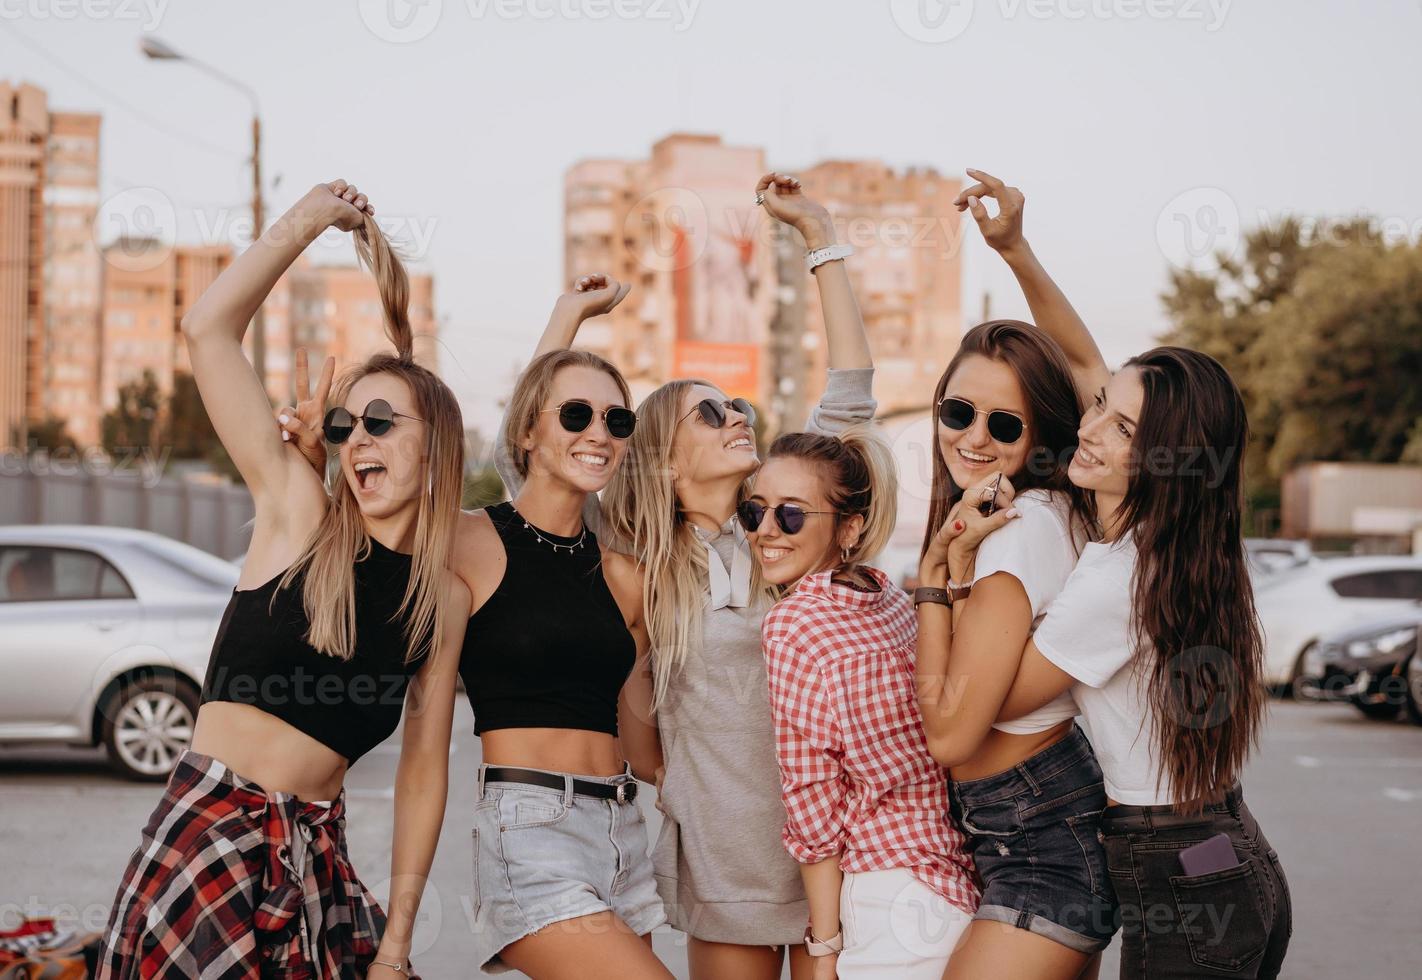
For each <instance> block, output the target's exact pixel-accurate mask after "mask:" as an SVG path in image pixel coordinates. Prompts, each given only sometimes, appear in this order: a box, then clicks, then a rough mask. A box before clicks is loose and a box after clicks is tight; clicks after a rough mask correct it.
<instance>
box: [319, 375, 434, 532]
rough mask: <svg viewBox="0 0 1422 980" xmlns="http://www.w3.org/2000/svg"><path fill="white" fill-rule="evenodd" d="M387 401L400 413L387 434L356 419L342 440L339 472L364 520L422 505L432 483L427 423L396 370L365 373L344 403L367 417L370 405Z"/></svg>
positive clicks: (388, 515) (347, 408)
mask: <svg viewBox="0 0 1422 980" xmlns="http://www.w3.org/2000/svg"><path fill="white" fill-rule="evenodd" d="M375 399H383V400H384V401H386V402H388V403H389V405H390V407H391V408H392V409H394V410H395V412H396V413H397V414H396V416H395V424H394V425H392V426H391V427H390V429H389V430H388V431H386V432H385V433H384V434H383V435H379V436H372V435H371V434H370V433H369V432H367V431H366V428H365V423H364V422H358V423H357V424H356V427H355V429H354V431H352V432H351V435H350V438H349V439H347V440H346V441H345V442H343V443H341V448H340V461H341V473H342V475H343V476H344V477H345V480H346V484H347V486H349V487H350V489H351V493H352V495H353V496H354V497H355V501H356V505H357V506H358V507H359V508H360V512H361V514H362V515H363V516H364V517H366V518H376V519H379V518H386V517H390V516H392V515H394V514H396V513H398V512H399V511H400V510H401V509H402V508H405V507H418V506H419V501H420V498H421V496H422V495H423V494H424V493H425V491H426V489H427V488H428V486H429V477H428V475H427V472H428V450H429V427H428V426H427V424H426V423H425V422H423V421H417V420H418V419H420V418H421V417H422V413H421V412H420V411H419V408H418V406H416V404H415V397H414V394H413V392H411V390H410V386H409V385H407V384H406V383H405V381H404V380H403V379H401V378H398V377H396V376H395V375H393V374H388V373H384V372H378V373H375V374H367V375H366V376H365V377H363V378H361V379H360V380H359V381H357V382H356V383H355V384H354V385H353V386H352V387H351V390H350V393H349V394H348V395H347V396H346V399H345V401H344V402H343V403H342V404H343V405H344V407H345V409H346V411H348V412H350V413H351V414H352V415H364V414H365V409H366V406H367V405H369V404H370V403H371V402H372V401H374V400H375Z"/></svg>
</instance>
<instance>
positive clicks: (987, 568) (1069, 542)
mask: <svg viewBox="0 0 1422 980" xmlns="http://www.w3.org/2000/svg"><path fill="white" fill-rule="evenodd" d="M1012 506H1014V507H1016V508H1017V510H1018V511H1019V512H1020V513H1021V516H1020V517H1018V518H1017V519H1016V520H1013V521H1009V522H1008V523H1007V524H1005V525H1003V526H1002V527H1001V528H999V529H998V530H996V531H994V532H992V533H991V534H989V535H988V536H987V537H986V538H984V539H983V543H982V544H981V545H979V546H978V554H977V560H976V563H975V564H974V566H973V584H975V585H976V584H977V583H978V582H981V581H982V580H983V579H985V578H987V577H988V576H989V575H995V574H997V573H998V572H1006V573H1007V574H1008V575H1011V576H1012V577H1013V578H1015V579H1017V581H1019V582H1021V583H1022V588H1023V590H1024V591H1026V593H1027V601H1028V602H1029V603H1031V605H1032V629H1033V631H1034V632H1035V631H1036V629H1037V625H1038V624H1039V623H1041V621H1042V616H1043V615H1044V614H1045V613H1046V611H1047V607H1048V606H1049V605H1051V604H1052V600H1053V599H1055V598H1056V597H1057V593H1058V592H1060V591H1061V590H1062V586H1064V585H1065V584H1066V580H1067V579H1068V578H1069V577H1070V576H1071V572H1072V569H1073V568H1075V567H1076V557H1077V552H1078V551H1079V550H1080V548H1081V546H1082V545H1084V544H1085V543H1086V537H1085V534H1084V533H1083V532H1082V531H1081V530H1080V529H1076V531H1075V537H1073V529H1072V527H1071V519H1070V513H1071V512H1070V502H1069V501H1068V499H1067V497H1066V495H1065V494H1060V493H1052V492H1051V491H1049V490H1026V491H1024V492H1023V493H1021V494H1019V495H1018V497H1017V498H1016V499H1015V500H1014V501H1013V503H1012ZM1076 715H1077V708H1076V701H1075V699H1073V698H1072V695H1071V692H1070V691H1067V692H1065V693H1063V694H1061V695H1059V696H1058V697H1057V698H1056V699H1055V700H1054V701H1051V702H1050V703H1048V704H1044V705H1043V706H1042V707H1040V708H1038V709H1037V710H1036V711H1033V712H1032V713H1031V714H1028V715H1023V716H1022V717H1021V718H1018V719H1016V720H1015V721H1000V722H996V723H995V724H994V725H993V726H992V727H993V728H995V729H997V730H998V731H1000V732H1007V733H1008V734H1009V735H1034V734H1036V733H1037V732H1045V731H1047V730H1048V729H1049V728H1055V727H1056V726H1057V725H1060V724H1061V723H1062V722H1064V721H1066V720H1068V719H1070V718H1075V717H1076Z"/></svg>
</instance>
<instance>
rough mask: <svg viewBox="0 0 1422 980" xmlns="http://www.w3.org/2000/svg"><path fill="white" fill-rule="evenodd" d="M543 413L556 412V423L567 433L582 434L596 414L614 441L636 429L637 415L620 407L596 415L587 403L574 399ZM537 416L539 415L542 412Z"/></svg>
mask: <svg viewBox="0 0 1422 980" xmlns="http://www.w3.org/2000/svg"><path fill="white" fill-rule="evenodd" d="M543 411H544V412H557V413H558V423H559V424H560V425H562V426H563V428H564V429H565V430H566V431H568V432H582V431H583V430H584V429H586V428H587V427H588V426H590V425H592V420H593V416H594V415H597V414H601V415H602V421H603V424H604V425H606V426H607V434H608V435H610V436H612V438H614V439H626V438H627V437H628V436H630V435H632V430H633V429H635V428H636V427H637V413H636V412H634V411H632V409H630V408H623V407H622V406H620V405H614V406H613V407H612V408H605V409H603V410H602V412H601V413H598V412H595V411H594V410H593V407H592V405H590V404H589V403H587V402H585V401H579V400H577V399H574V400H572V401H566V402H563V404H561V405H555V406H554V407H552V408H545V409H544V410H543ZM539 414H540V415H541V414H542V412H540V413H539Z"/></svg>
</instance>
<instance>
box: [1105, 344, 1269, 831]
mask: <svg viewBox="0 0 1422 980" xmlns="http://www.w3.org/2000/svg"><path fill="white" fill-rule="evenodd" d="M1126 366H1127V367H1134V368H1136V369H1137V370H1138V371H1139V374H1140V380H1141V386H1142V388H1143V389H1144V397H1143V400H1142V403H1141V414H1140V419H1139V420H1138V425H1137V426H1136V431H1135V435H1134V437H1133V438H1132V440H1131V451H1132V456H1133V458H1134V459H1135V461H1136V462H1137V464H1140V465H1136V466H1134V467H1133V472H1132V473H1131V475H1130V479H1129V483H1128V486H1127V490H1126V495H1125V498H1124V499H1123V501H1122V503H1121V506H1120V508H1119V509H1118V511H1117V514H1116V518H1115V521H1114V527H1113V528H1112V531H1113V536H1124V535H1126V534H1131V535H1133V536H1134V539H1135V546H1136V550H1137V553H1138V556H1139V557H1138V560H1137V564H1136V570H1135V579H1134V584H1133V586H1132V588H1133V591H1134V600H1133V606H1132V609H1133V619H1134V624H1135V626H1134V628H1135V649H1136V651H1137V653H1138V654H1139V655H1143V656H1144V657H1145V659H1144V660H1143V663H1142V669H1143V671H1144V676H1145V684H1146V691H1147V698H1148V701H1149V704H1150V707H1151V711H1152V713H1153V715H1154V717H1155V719H1156V723H1157V725H1158V735H1157V737H1158V748H1159V750H1160V752H1159V754H1160V771H1161V774H1162V775H1168V776H1169V778H1170V780H1171V783H1172V785H1173V788H1174V792H1175V796H1176V799H1177V802H1178V803H1180V804H1181V805H1182V806H1184V807H1185V808H1186V809H1195V808H1198V807H1199V806H1201V805H1203V803H1204V802H1205V801H1206V800H1208V799H1210V798H1212V797H1216V796H1218V794H1220V793H1221V792H1222V791H1224V790H1226V789H1228V788H1229V787H1230V786H1232V785H1233V784H1234V782H1235V781H1236V780H1237V779H1238V778H1239V774H1240V770H1241V769H1243V767H1244V762H1245V759H1246V758H1247V756H1248V754H1249V750H1250V749H1251V748H1252V747H1253V745H1254V744H1255V742H1256V740H1257V739H1258V736H1259V728H1260V724H1261V721H1262V719H1263V713H1264V688H1263V683H1262V680H1261V675H1262V667H1261V665H1262V661H1263V656H1264V641H1263V634H1262V632H1261V630H1260V626H1259V619H1258V616H1257V615H1256V613H1255V610H1254V590H1253V587H1252V586H1251V584H1250V579H1249V568H1248V564H1247V562H1246V560H1245V552H1244V536H1243V522H1244V517H1243V513H1244V488H1243V480H1242V478H1241V474H1242V473H1243V462H1244V450H1245V444H1246V442H1247V441H1248V439H1249V421H1248V419H1247V418H1246V416H1245V410H1244V399H1243V397H1242V396H1241V395H1240V392H1239V388H1238V387H1237V386H1236V385H1235V383H1234V380H1233V379H1232V378H1231V377H1230V376H1229V372H1228V371H1226V370H1225V369H1224V368H1223V367H1222V366H1221V365H1220V364H1219V362H1218V361H1216V360H1214V359H1213V358H1211V357H1209V356H1208V355H1206V354H1201V353H1200V352H1198V351H1193V350H1186V349H1185V348H1181V347H1157V348H1155V349H1154V350H1150V351H1147V352H1146V353H1144V354H1141V355H1139V356H1137V357H1133V358H1131V360H1129V361H1127V362H1126Z"/></svg>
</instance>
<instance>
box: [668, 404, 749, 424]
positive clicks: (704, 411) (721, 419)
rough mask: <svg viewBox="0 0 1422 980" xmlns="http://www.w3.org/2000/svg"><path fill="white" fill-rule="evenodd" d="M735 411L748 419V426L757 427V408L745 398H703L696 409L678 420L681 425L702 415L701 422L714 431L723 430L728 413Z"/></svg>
mask: <svg viewBox="0 0 1422 980" xmlns="http://www.w3.org/2000/svg"><path fill="white" fill-rule="evenodd" d="M730 409H735V410H736V411H737V412H740V413H741V414H742V415H744V416H745V417H746V425H748V426H751V427H752V428H754V427H755V406H754V405H752V404H751V403H750V402H748V401H746V400H745V399H744V398H732V399H730V400H729V401H717V400H716V399H714V398H703V399H701V401H699V402H697V403H696V407H695V408H693V409H692V410H691V411H689V412H687V413H686V414H685V415H683V416H682V417H681V418H679V419H677V424H678V425H680V424H681V423H682V422H685V421H686V420H687V419H689V418H691V417H692V416H693V415H695V414H696V413H698V412H700V413H701V421H703V422H705V423H706V424H707V425H709V426H711V428H713V429H721V428H724V427H725V425H726V419H727V417H728V416H727V411H728V410H730Z"/></svg>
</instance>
